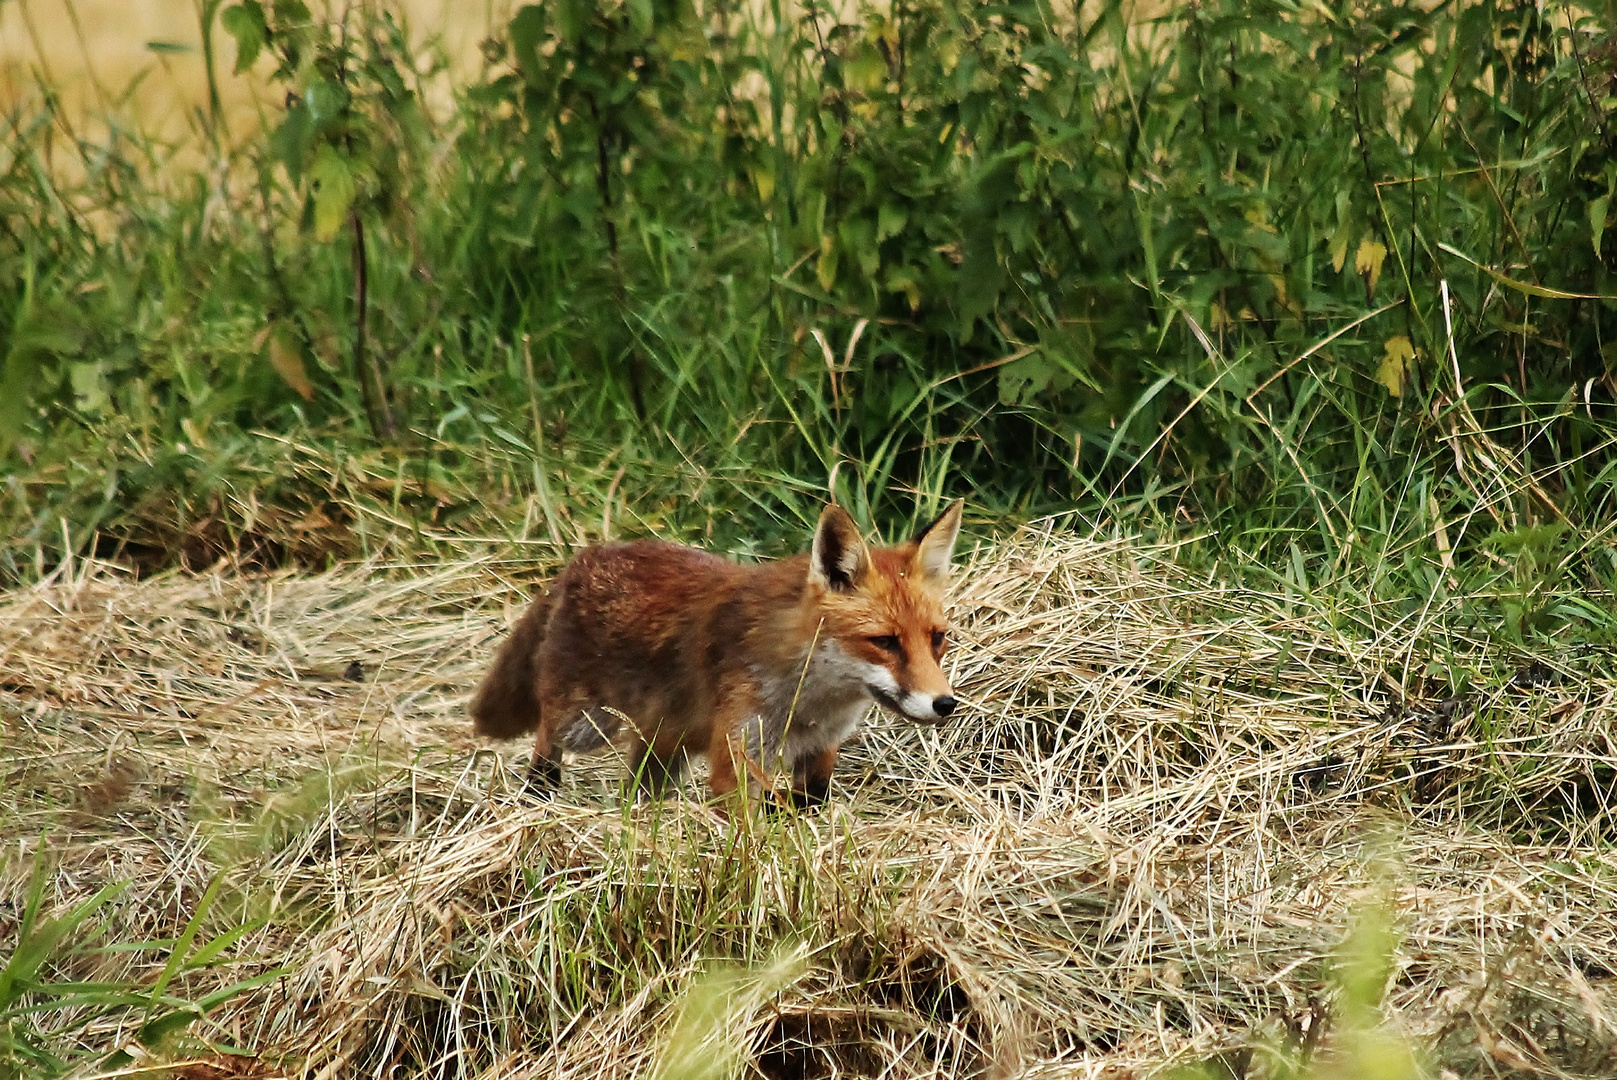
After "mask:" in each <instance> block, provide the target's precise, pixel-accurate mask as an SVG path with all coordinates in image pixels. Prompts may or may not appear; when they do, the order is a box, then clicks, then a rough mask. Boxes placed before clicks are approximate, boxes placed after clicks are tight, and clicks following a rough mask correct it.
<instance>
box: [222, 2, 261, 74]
mask: <svg viewBox="0 0 1617 1080" xmlns="http://www.w3.org/2000/svg"><path fill="white" fill-rule="evenodd" d="M219 24H220V25H221V26H223V27H224V28H225V32H226V33H227V34H229V35H230V36H231V37H233V38H235V39H236V74H238V75H240V74H241V73H242V72H244V71H246V70H247V69H248V68H250V67H252V66H253V61H255V60H257V59H258V54H259V53H260V52H262V51H263V49H264V42H265V41H267V40H268V39H269V26H268V25H267V24H266V23H265V22H264V8H263V6H262V5H261V4H259V2H258V0H242V2H241V3H239V4H235V5H233V6H231V7H227V8H225V10H224V11H223V12H222V13H221V14H220V15H219Z"/></svg>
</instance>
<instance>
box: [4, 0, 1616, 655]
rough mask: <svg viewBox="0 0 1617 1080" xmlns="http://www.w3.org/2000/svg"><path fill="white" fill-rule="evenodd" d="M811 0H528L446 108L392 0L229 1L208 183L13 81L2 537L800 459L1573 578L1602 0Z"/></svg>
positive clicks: (1598, 305) (1606, 412)
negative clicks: (1508, 0) (232, 105)
mask: <svg viewBox="0 0 1617 1080" xmlns="http://www.w3.org/2000/svg"><path fill="white" fill-rule="evenodd" d="M839 10H842V9H840V8H835V7H833V6H831V5H825V4H817V3H816V4H807V5H803V6H801V7H795V6H794V7H788V6H786V5H783V4H781V3H779V2H778V0H774V2H769V3H763V4H752V5H736V4H729V3H712V4H703V5H700V6H698V5H694V4H691V3H685V2H681V0H624V2H622V3H606V4H594V3H584V2H583V0H563V2H546V3H542V4H537V5H531V6H526V7H522V8H520V9H519V10H518V11H517V12H516V14H515V17H514V18H513V19H512V21H511V23H510V24H509V26H508V28H507V31H506V33H505V34H504V35H503V36H500V37H498V38H496V39H491V40H490V41H489V42H487V43H486V44H485V52H486V56H487V64H486V66H485V69H484V72H483V75H482V76H481V77H479V78H478V79H476V80H473V81H472V82H470V83H469V84H468V85H464V86H461V87H460V88H459V90H458V95H457V99H456V109H455V113H454V116H453V117H452V118H449V119H448V120H447V121H446V120H445V119H444V118H443V117H437V118H434V117H433V116H432V115H431V114H430V111H429V110H427V109H425V108H423V107H422V106H421V104H420V102H421V100H422V86H423V79H426V78H430V77H431V76H432V75H433V74H434V71H435V68H434V61H433V59H432V53H431V50H430V49H428V50H425V51H424V52H421V53H418V54H417V53H412V51H411V47H410V45H409V41H410V37H409V35H407V34H406V33H405V32H404V31H403V30H402V29H401V28H400V27H399V26H398V25H397V23H396V21H395V20H394V18H393V17H392V16H390V15H389V14H388V13H387V12H386V11H385V9H384V8H383V7H381V6H372V5H348V6H344V7H342V8H340V9H338V8H334V9H332V10H330V11H325V10H321V9H318V8H317V9H315V10H313V11H311V10H310V9H309V8H307V7H305V6H304V4H303V3H301V2H300V0H240V2H237V3H232V4H228V5H226V6H222V7H221V5H220V4H218V3H214V4H211V5H207V6H205V7H204V9H203V17H204V20H205V25H208V26H211V24H212V23H213V22H215V21H216V22H217V23H218V27H217V28H214V32H215V33H217V35H218V36H219V37H221V38H224V37H225V36H226V35H227V34H228V35H229V36H231V37H233V38H234V44H235V48H236V50H237V58H238V63H237V68H238V72H237V73H236V74H235V75H228V74H225V73H221V75H220V77H221V78H224V77H236V78H259V77H262V73H263V72H264V71H265V70H266V69H265V68H264V67H263V66H262V65H261V66H260V67H258V68H252V67H251V62H252V60H253V59H254V58H255V57H257V56H259V55H260V54H268V55H270V56H272V57H273V58H274V59H275V65H276V66H275V69H274V71H273V74H272V75H271V77H272V78H273V79H274V80H276V81H277V82H278V84H279V85H280V86H282V87H284V89H285V91H286V98H285V102H286V105H285V108H284V110H282V111H281V112H280V113H279V115H273V116H270V117H268V118H267V123H266V129H265V131H264V133H263V135H262V137H261V138H260V139H258V140H256V141H254V142H252V143H251V144H249V145H247V146H245V147H243V148H240V149H238V150H228V151H227V150H225V149H220V150H219V151H218V160H219V162H220V168H219V169H218V170H217V171H211V172H207V173H202V172H198V173H196V174H194V175H175V174H173V173H169V172H165V165H166V163H167V161H168V159H167V158H166V157H165V156H164V151H163V149H162V148H161V147H157V146H154V145H152V144H150V143H148V142H143V141H142V140H140V139H139V138H137V137H133V136H130V135H128V133H126V132H123V133H119V134H115V135H114V136H113V137H112V138H111V139H110V140H109V141H107V142H105V143H102V144H95V145H91V144H88V143H85V142H82V141H81V142H78V143H76V144H74V145H71V146H64V145H63V140H62V133H61V130H60V128H59V127H58V126H57V125H55V124H54V123H53V113H52V105H51V99H50V97H49V95H48V94H45V95H41V97H40V98H39V100H38V101H37V102H36V103H35V104H34V105H32V106H28V107H24V108H22V109H20V110H19V111H17V112H16V113H14V115H11V116H9V117H7V122H8V126H9V127H10V129H11V132H12V136H11V138H10V140H9V143H8V145H7V147H6V148H5V149H4V150H3V151H0V280H5V281H8V282H11V283H14V286H15V287H8V288H4V289H0V355H3V356H4V372H3V376H0V378H3V387H0V410H3V411H0V431H3V432H4V434H3V436H0V439H3V445H4V451H3V453H4V462H5V463H4V465H3V468H4V469H5V471H6V472H7V474H8V477H7V480H8V482H7V487H6V489H5V493H4V495H3V499H4V502H3V503H0V521H3V523H4V525H5V531H6V532H7V533H8V534H9V536H10V539H9V540H8V541H7V542H6V544H5V546H4V549H3V552H0V560H3V561H4V565H3V566H0V575H3V576H5V577H6V578H9V579H13V580H16V579H21V578H26V577H28V576H30V575H31V574H35V573H38V572H41V571H43V570H44V569H45V568H47V567H49V566H51V565H54V564H55V563H56V562H57V561H58V560H59V559H60V558H61V557H62V555H63V554H64V553H65V552H68V551H72V550H81V551H82V550H89V549H91V548H92V547H94V548H96V549H97V550H100V551H101V552H102V553H103V554H106V553H111V552H114V551H121V552H123V553H124V554H125V555H131V554H133V555H135V556H137V557H138V558H140V559H142V560H144V561H145V562H147V563H151V564H157V563H162V562H165V561H173V560H175V559H176V558H184V559H188V560H191V561H193V562H194V561H197V560H206V559H207V558H211V557H215V556H217V555H218V554H220V553H223V552H234V553H238V554H246V555H248V556H252V557H256V558H260V559H264V560H267V561H271V562H274V561H284V560H286V559H289V558H291V559H305V560H316V561H318V560H320V559H323V558H326V557H329V556H331V555H334V554H348V553H353V552H355V551H358V550H366V549H370V548H374V547H376V546H378V545H382V544H384V540H383V539H382V538H383V537H384V536H389V537H393V538H395V539H396V538H397V537H399V536H405V537H407V538H409V539H410V540H411V542H413V543H415V544H416V545H419V546H423V547H426V548H429V549H430V548H431V547H432V546H433V545H434V544H436V543H439V542H440V539H441V538H442V537H446V536H451V535H455V534H459V535H465V534H467V533H468V532H471V533H479V534H490V535H500V534H503V535H508V536H509V535H520V536H532V537H536V538H545V537H550V538H553V539H554V538H559V539H564V540H568V541H571V540H573V539H575V538H576V537H579V536H590V535H596V534H598V533H599V532H601V531H603V530H604V529H606V527H607V526H608V524H609V522H610V520H611V515H612V514H613V513H614V511H613V509H612V508H613V506H614V505H616V506H617V507H618V509H617V510H616V514H617V520H618V524H619V527H620V528H636V529H639V528H652V529H657V530H660V531H664V532H666V533H668V534H672V535H682V534H683V535H705V536H708V537H710V538H714V539H715V540H716V542H721V543H728V544H731V545H736V544H742V543H753V544H756V545H758V546H760V547H761V549H762V550H766V551H768V550H778V549H779V547H781V546H795V545H796V543H797V542H798V539H799V536H800V533H801V529H802V527H803V522H804V521H805V520H807V519H809V518H811V516H812V513H813V511H814V507H815V505H816V503H817V502H818V500H820V499H821V498H822V497H823V494H824V492H825V490H826V485H827V483H828V478H830V477H831V476H832V475H833V474H834V475H835V477H836V483H837V486H838V489H839V494H840V495H841V497H842V498H843V499H844V500H846V501H849V502H850V503H851V504H853V505H854V506H855V508H856V511H857V512H859V513H862V514H864V515H866V516H867V518H868V519H873V520H877V521H888V522H890V521H891V520H893V519H895V518H903V517H905V516H906V515H908V516H911V517H917V516H920V515H922V514H924V513H925V512H926V510H928V509H930V507H929V506H928V507H921V508H918V509H917V508H914V507H913V506H912V503H913V501H914V500H913V499H912V497H911V495H910V494H908V493H909V492H919V493H921V494H922V496H923V498H922V500H921V501H923V502H925V501H927V500H928V499H929V498H931V497H935V496H942V495H967V496H968V497H969V498H970V500H971V502H972V505H973V506H974V508H975V510H976V511H977V513H979V514H980V515H983V516H987V517H995V516H999V515H1008V516H1011V517H1023V516H1026V515H1028V514H1031V513H1036V512H1042V511H1047V510H1058V509H1065V508H1069V507H1072V506H1078V507H1080V508H1083V509H1085V510H1087V511H1089V512H1092V513H1103V514H1106V515H1109V516H1111V517H1112V518H1115V519H1119V520H1121V521H1123V522H1125V523H1126V524H1128V525H1129V527H1136V528H1145V529H1152V530H1162V529H1167V530H1173V531H1186V532H1188V533H1189V534H1190V535H1193V536H1200V537H1203V538H1204V541H1203V542H1204V543H1210V544H1211V549H1212V550H1216V551H1217V552H1219V553H1226V554H1227V553H1231V552H1234V553H1239V554H1240V556H1241V557H1242V560H1243V562H1244V563H1245V564H1246V565H1247V566H1248V567H1249V569H1250V568H1255V569H1253V572H1268V573H1274V574H1277V575H1281V576H1284V577H1286V578H1287V579H1288V580H1291V581H1293V582H1294V583H1295V584H1296V585H1297V586H1298V587H1307V586H1308V584H1309V582H1310V581H1316V580H1318V579H1319V578H1320V577H1321V575H1325V576H1330V575H1340V574H1343V573H1348V572H1350V571H1351V572H1352V573H1355V574H1357V575H1358V576H1359V578H1361V579H1362V580H1363V582H1364V584H1365V587H1366V589H1368V591H1369V594H1377V593H1378V591H1380V590H1383V589H1386V588H1390V589H1392V590H1393V591H1394V592H1397V593H1399V594H1404V593H1410V592H1413V593H1415V594H1419V593H1422V592H1426V593H1430V592H1432V591H1434V590H1442V589H1447V588H1450V587H1453V586H1455V585H1458V584H1460V583H1461V579H1462V578H1464V579H1465V580H1467V581H1471V580H1473V579H1472V578H1470V577H1467V575H1469V574H1472V573H1473V572H1475V573H1476V574H1480V575H1483V576H1484V577H1485V578H1486V579H1487V580H1488V581H1491V582H1494V583H1495V584H1498V583H1499V582H1503V583H1504V585H1503V586H1502V588H1503V591H1504V592H1509V593H1511V595H1512V596H1514V598H1515V599H1513V600H1512V601H1511V602H1512V603H1515V604H1516V605H1517V608H1513V609H1512V613H1513V615H1514V623H1513V625H1514V626H1516V628H1517V630H1518V631H1520V632H1532V631H1533V630H1534V628H1535V627H1538V628H1539V629H1543V628H1544V627H1553V626H1554V625H1559V623H1558V622H1557V620H1564V618H1568V617H1574V618H1584V616H1583V615H1577V614H1576V613H1575V612H1574V613H1573V614H1572V615H1568V614H1567V613H1566V612H1565V611H1563V612H1562V613H1561V614H1560V615H1547V614H1545V611H1544V609H1543V605H1542V604H1539V605H1538V606H1537V607H1535V604H1536V603H1537V601H1535V600H1533V599H1532V597H1531V596H1530V595H1528V594H1531V593H1534V591H1535V590H1536V589H1538V587H1539V585H1541V584H1543V583H1544V582H1545V581H1546V580H1550V579H1553V580H1554V581H1556V582H1559V583H1560V584H1561V585H1566V584H1567V583H1568V582H1571V583H1573V584H1576V585H1578V586H1579V587H1588V586H1590V585H1591V584H1592V585H1593V586H1596V587H1602V588H1604V587H1609V583H1610V580H1611V578H1612V575H1613V574H1617V554H1614V551H1617V549H1614V548H1613V546H1612V531H1611V528H1612V524H1611V523H1612V521H1613V507H1612V494H1613V477H1614V467H1617V456H1614V455H1613V445H1614V444H1613V433H1614V424H1613V407H1612V403H1613V398H1614V393H1617V377H1614V374H1613V372H1614V371H1617V344H1614V341H1613V334H1614V333H1617V300H1614V299H1612V297H1614V296H1617V285H1614V284H1613V282H1612V281H1611V274H1610V272H1611V269H1612V267H1613V259H1614V258H1617V254H1614V253H1617V236H1612V235H1608V230H1607V228H1606V222H1607V216H1608V208H1609V207H1610V205H1611V196H1612V193H1613V190H1614V187H1617V43H1614V39H1613V37H1612V32H1611V30H1610V28H1611V27H1612V26H1614V25H1617V8H1614V7H1613V6H1612V4H1611V3H1609V2H1603V3H1595V4H1591V5H1586V6H1568V5H1565V4H1559V3H1551V4H1545V5H1538V4H1534V3H1516V4H1503V3H1493V2H1489V3H1438V4H1432V3H1427V2H1421V3H1412V2H1396V0H1367V2H1363V3H1357V4H1353V3H1318V4H1308V5H1294V4H1291V3H1287V2H1263V3H1256V4H1252V3H1235V2H1233V0H1211V2H1208V3H1198V4H1183V5H1167V6H1166V7H1165V8H1164V10H1163V11H1162V13H1161V14H1160V15H1157V16H1155V17H1148V15H1147V13H1146V12H1145V11H1144V9H1137V8H1134V7H1132V6H1126V5H1122V4H1120V3H1101V4H1085V5H1080V6H1079V7H1078V8H1077V9H1076V11H1075V10H1074V9H1072V8H1070V7H1056V6H1053V5H1050V4H1048V3H1043V2H1030V3H1001V4H974V3H958V2H957V3H938V2H909V0H904V2H894V3H892V4H882V5H864V4H861V5H858V6H857V7H856V8H851V9H848V11H845V12H844V13H843V15H842V17H839V16H838V14H837V12H838V11H839ZM850 11H851V12H852V14H851V15H850V14H849V13H848V12H850ZM220 53H221V55H222V56H225V57H226V59H228V54H229V53H230V45H229V43H228V42H223V41H222V42H221V49H220ZM255 73H257V74H255ZM119 130H120V129H115V131H119ZM64 154H73V155H76V157H77V159H78V161H79V162H80V163H81V164H82V167H83V171H84V173H85V179H84V180H83V181H82V182H77V181H75V183H77V184H78V186H77V187H76V188H74V189H73V190H64V188H63V186H62V185H63V183H64V182H63V181H62V180H61V179H60V177H61V175H62V173H61V170H59V169H55V168H53V167H52V166H53V162H54V161H56V160H58V159H59V158H60V157H61V155H64ZM87 208H93V212H90V210H88V209H87ZM361 244H363V246H364V253H365V254H364V258H363V259H360V258H358V257H356V248H357V247H358V246H359V245H361ZM361 268H363V272H364V276H365V279H366V281H365V287H364V290H363V296H364V299H363V301H362V300H361V299H360V296H361V290H360V289H359V288H358V287H357V285H358V282H357V278H358V276H359V272H360V270H361ZM614 500H616V502H614ZM625 515H629V516H630V517H638V518H639V519H640V520H639V522H638V523H636V524H632V525H625V524H624V522H625V520H627V519H626V517H625ZM1209 537H1211V540H1207V539H1206V538H1209ZM387 542H392V541H387ZM1252 556H1255V557H1256V558H1255V559H1253V558H1250V557H1252ZM1402 571H1408V573H1402ZM1387 573H1392V574H1393V576H1394V577H1395V578H1396V579H1397V582H1396V584H1395V585H1387V584H1386V581H1385V580H1383V579H1385V578H1386V575H1387ZM1479 580H1480V579H1479ZM1559 602H1560V601H1557V603H1559ZM1518 608H1519V610H1518ZM1589 617H1590V618H1593V616H1589ZM1545 619H1547V620H1548V622H1543V625H1542V626H1540V622H1542V621H1543V620H1545ZM1535 620H1539V621H1535Z"/></svg>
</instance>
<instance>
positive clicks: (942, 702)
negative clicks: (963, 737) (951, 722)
mask: <svg viewBox="0 0 1617 1080" xmlns="http://www.w3.org/2000/svg"><path fill="white" fill-rule="evenodd" d="M954 707H955V700H954V698H952V697H950V696H949V695H948V694H944V695H943V696H942V697H935V698H933V699H932V711H933V712H935V713H937V714H938V715H939V716H948V715H949V714H950V713H952V712H954Z"/></svg>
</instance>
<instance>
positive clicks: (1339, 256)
mask: <svg viewBox="0 0 1617 1080" xmlns="http://www.w3.org/2000/svg"><path fill="white" fill-rule="evenodd" d="M1349 239H1350V237H1349V235H1348V228H1347V226H1346V225H1343V226H1342V227H1341V228H1340V229H1337V230H1336V235H1335V236H1333V237H1331V269H1332V270H1335V271H1336V272H1337V273H1338V274H1340V273H1341V272H1342V267H1343V266H1345V265H1347V249H1348V241H1349Z"/></svg>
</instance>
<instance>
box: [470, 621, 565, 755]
mask: <svg viewBox="0 0 1617 1080" xmlns="http://www.w3.org/2000/svg"><path fill="white" fill-rule="evenodd" d="M551 603H552V598H551V595H550V592H549V590H545V591H543V592H541V593H540V594H539V595H538V596H536V597H534V599H533V603H531V604H529V605H528V610H527V611H524V612H523V613H522V618H520V619H518V620H517V621H516V624H515V625H514V626H512V627H511V634H510V636H509V637H507V638H506V639H505V644H504V645H501V646H500V651H499V652H498V653H497V654H496V655H495V657H494V666H493V667H491V668H489V671H488V674H487V675H485V676H483V683H482V685H481V686H479V687H478V688H477V693H476V694H475V695H473V697H472V706H471V711H472V730H474V731H476V732H477V733H478V734H479V735H482V736H485V737H487V738H490V739H514V738H516V737H517V736H518V735H522V734H525V733H527V732H530V731H533V730H534V729H535V728H537V727H538V726H539V696H538V691H539V645H540V643H541V642H543V641H544V639H545V627H546V626H547V625H548V624H549V622H550V607H551Z"/></svg>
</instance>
